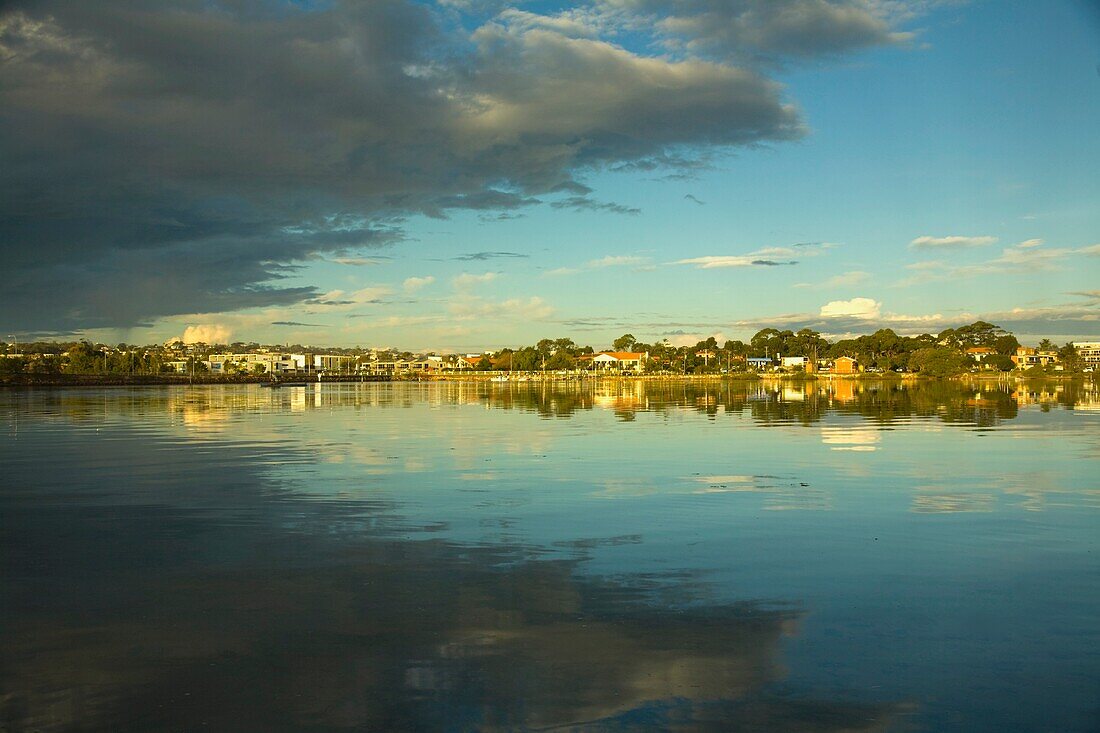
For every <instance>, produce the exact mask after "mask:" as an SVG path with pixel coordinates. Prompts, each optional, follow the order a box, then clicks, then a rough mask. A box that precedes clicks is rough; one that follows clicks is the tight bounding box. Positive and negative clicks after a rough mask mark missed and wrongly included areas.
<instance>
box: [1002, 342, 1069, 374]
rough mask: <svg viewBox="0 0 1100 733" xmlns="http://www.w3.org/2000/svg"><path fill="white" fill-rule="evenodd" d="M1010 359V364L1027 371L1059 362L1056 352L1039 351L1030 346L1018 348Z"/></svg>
mask: <svg viewBox="0 0 1100 733" xmlns="http://www.w3.org/2000/svg"><path fill="white" fill-rule="evenodd" d="M1010 358H1011V359H1012V363H1013V364H1015V365H1016V366H1017V368H1019V369H1028V368H1030V367H1033V366H1053V365H1056V364H1058V362H1059V358H1058V352H1057V351H1039V350H1038V349H1033V348H1031V347H1030V346H1018V347H1017V348H1016V353H1015V354H1013V355H1012V356H1011V357H1010Z"/></svg>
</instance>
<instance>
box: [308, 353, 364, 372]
mask: <svg viewBox="0 0 1100 733" xmlns="http://www.w3.org/2000/svg"><path fill="white" fill-rule="evenodd" d="M313 370H314V371H316V372H324V373H325V374H350V373H351V372H353V371H355V357H354V356H345V355H343V354H314V355H313Z"/></svg>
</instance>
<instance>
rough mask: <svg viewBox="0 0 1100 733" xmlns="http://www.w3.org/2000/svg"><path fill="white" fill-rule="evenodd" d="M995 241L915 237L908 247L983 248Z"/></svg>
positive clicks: (988, 238)
mask: <svg viewBox="0 0 1100 733" xmlns="http://www.w3.org/2000/svg"><path fill="white" fill-rule="evenodd" d="M996 241H997V238H996V237H963V236H958V235H954V236H950V237H927V236H925V237H917V238H916V239H914V240H913V241H912V242H910V243H909V246H910V247H915V248H917V249H952V248H955V249H961V248H966V247H985V246H986V245H989V244H994V243H995V242H996Z"/></svg>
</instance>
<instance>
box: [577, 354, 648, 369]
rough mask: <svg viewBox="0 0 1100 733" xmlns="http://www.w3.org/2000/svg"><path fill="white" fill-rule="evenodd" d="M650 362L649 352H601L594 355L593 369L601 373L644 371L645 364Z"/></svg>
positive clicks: (592, 360)
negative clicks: (609, 371) (608, 371)
mask: <svg viewBox="0 0 1100 733" xmlns="http://www.w3.org/2000/svg"><path fill="white" fill-rule="evenodd" d="M648 360H649V353H648V352H644V353H643V352H639V351H601V352H600V353H598V354H594V355H593V356H592V359H591V363H592V368H593V369H596V370H600V371H605V370H613V371H620V372H625V371H632V372H640V371H642V369H643V367H644V365H645V362H646V361H648Z"/></svg>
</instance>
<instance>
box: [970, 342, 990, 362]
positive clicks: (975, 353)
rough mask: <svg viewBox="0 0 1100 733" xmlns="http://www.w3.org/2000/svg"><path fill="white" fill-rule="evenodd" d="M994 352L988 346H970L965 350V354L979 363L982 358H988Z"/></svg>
mask: <svg viewBox="0 0 1100 733" xmlns="http://www.w3.org/2000/svg"><path fill="white" fill-rule="evenodd" d="M996 353H997V352H996V351H994V350H993V349H991V348H989V347H988V346H971V347H970V348H969V349H967V350H966V355H967V356H968V357H970V358H971V359H973V360H974V361H976V362H978V363H979V364H981V363H982V360H983V359H988V358H989V357H991V356H993V355H994V354H996Z"/></svg>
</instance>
